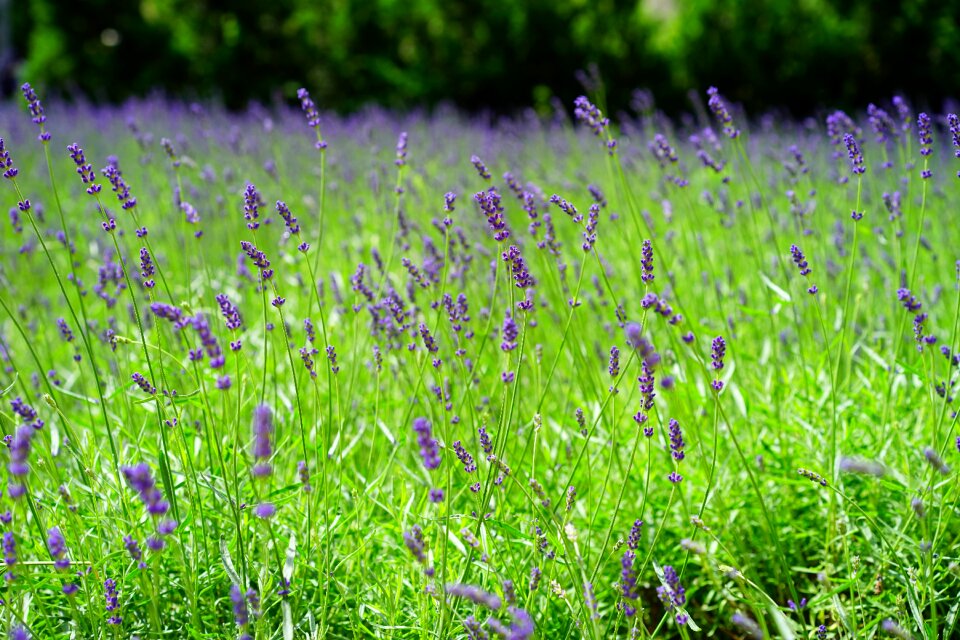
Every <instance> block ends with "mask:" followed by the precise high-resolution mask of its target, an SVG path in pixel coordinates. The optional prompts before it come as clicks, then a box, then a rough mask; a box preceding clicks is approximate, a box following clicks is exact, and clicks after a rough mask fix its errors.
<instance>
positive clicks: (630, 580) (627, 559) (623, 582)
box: [620, 549, 639, 618]
mask: <svg viewBox="0 0 960 640" xmlns="http://www.w3.org/2000/svg"><path fill="white" fill-rule="evenodd" d="M636 557H637V554H636V553H634V552H633V550H632V549H627V550H626V551H624V552H623V558H621V560H620V595H621V596H622V597H623V599H624V601H625V602H624V603H623V613H624V615H625V616H627V617H628V618H631V617H633V616H634V614H636V608H635V607H634V606H633V605H631V604H630V603H628V602H626V600H636V599H637V596H638V595H639V594H638V593H637V571H636V569H634V567H633V563H634V560H635V559H636Z"/></svg>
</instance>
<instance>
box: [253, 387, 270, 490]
mask: <svg viewBox="0 0 960 640" xmlns="http://www.w3.org/2000/svg"><path fill="white" fill-rule="evenodd" d="M272 437H273V412H272V411H271V410H270V407H268V406H267V405H265V404H261V405H257V407H256V408H255V409H254V410H253V459H254V466H253V475H254V477H257V478H263V477H266V476H269V475H270V474H272V473H273V467H272V466H271V465H270V456H271V455H273V445H272V443H271V438H272Z"/></svg>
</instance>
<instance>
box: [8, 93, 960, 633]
mask: <svg viewBox="0 0 960 640" xmlns="http://www.w3.org/2000/svg"><path fill="white" fill-rule="evenodd" d="M24 96H25V98H26V100H25V101H19V102H17V103H10V104H5V105H3V106H2V107H0V136H2V141H0V164H2V165H3V166H2V167H0V170H3V171H4V173H3V175H4V178H5V182H6V183H7V184H6V185H4V191H3V193H4V198H5V199H6V200H5V206H6V208H8V209H9V217H8V219H7V220H4V221H2V233H0V307H2V314H0V359H2V374H0V395H2V400H0V401H2V408H0V425H2V430H3V433H4V434H5V435H4V443H5V445H6V446H5V448H4V449H5V450H4V451H3V452H2V456H3V457H4V469H5V473H4V474H3V475H5V482H4V483H3V484H2V486H3V491H2V497H0V535H2V547H3V558H4V563H5V564H4V580H3V585H2V591H0V603H2V606H0V628H2V629H3V632H4V633H7V634H8V635H9V637H10V638H16V639H23V638H196V639H200V638H242V639H257V640H260V639H268V638H283V639H285V640H289V639H291V638H368V637H378V638H421V639H426V638H448V637H452V638H472V639H478V638H511V639H522V638H581V637H583V638H590V639H600V638H678V637H679V638H684V639H688V638H707V637H719V638H766V637H771V638H821V639H822V638H837V639H838V638H876V637H896V638H924V639H930V640H932V639H934V638H951V637H957V635H958V634H960V629H958V627H957V614H958V608H960V597H958V596H960V547H958V544H960V514H958V510H960V484H958V482H957V472H956V469H957V468H960V454H958V449H960V431H958V429H957V428H956V427H957V413H956V404H955V403H954V395H955V393H956V391H957V383H958V380H957V368H958V364H960V355H956V352H957V350H958V347H960V344H958V343H960V335H958V328H960V288H958V282H960V215H958V209H957V203H958V202H960V200H958V194H960V179H958V176H960V173H958V172H960V159H958V158H960V123H958V119H957V116H955V115H950V114H946V113H929V114H928V113H923V112H920V111H919V110H915V109H913V108H912V107H911V106H910V105H909V104H908V103H907V102H906V101H905V100H904V99H902V98H899V97H895V98H893V99H892V100H891V101H885V100H884V101H878V102H877V104H878V105H880V106H875V105H873V104H870V105H869V107H867V108H866V109H865V110H864V111H863V112H862V113H856V114H851V115H850V116H847V115H846V114H844V113H842V112H839V111H838V112H834V113H824V114H822V117H819V118H816V119H809V120H805V121H802V122H794V121H789V120H787V119H784V118H778V117H760V116H759V115H758V114H754V115H753V117H751V115H750V114H743V113H740V112H739V111H738V110H737V109H735V107H734V105H732V104H729V103H728V102H727V101H725V100H724V98H723V97H722V96H721V95H720V94H719V93H718V92H717V91H716V90H715V89H711V90H710V91H708V92H706V93H705V94H703V95H702V100H703V103H702V104H701V105H700V107H699V108H698V109H697V110H696V115H692V116H685V117H683V118H679V117H676V118H671V117H669V116H668V115H665V114H662V113H660V112H659V111H657V110H656V109H655V107H654V106H653V102H652V98H651V96H650V95H649V94H647V93H645V92H637V94H636V96H635V101H634V103H635V105H634V106H635V108H634V110H633V111H632V112H630V113H619V114H607V115H609V116H610V117H609V119H608V117H607V115H605V114H603V113H602V112H601V110H600V109H599V108H598V107H597V106H594V104H593V103H591V101H590V100H588V99H587V98H580V99H578V100H577V102H576V103H575V104H573V105H565V104H557V105H556V106H555V108H556V113H555V114H554V115H553V116H543V115H536V114H534V113H533V112H530V113H524V114H519V115H518V116H517V117H515V118H511V119H496V118H493V117H479V116H476V117H468V116H465V115H462V114H460V113H457V112H455V111H453V110H452V109H449V110H448V109H442V108H441V109H439V110H437V111H435V112H433V113H430V114H427V113H411V114H399V113H393V112H387V111H383V110H378V109H372V108H371V109H367V110H365V111H362V112H360V113H358V114H356V115H353V116H335V115H333V114H326V113H323V112H319V111H318V109H317V107H316V106H315V105H314V104H313V102H312V101H311V99H310V97H309V95H308V94H307V92H306V91H303V90H301V92H300V94H299V95H298V96H296V98H297V100H298V101H299V102H300V105H301V107H302V109H294V108H292V107H291V106H290V105H272V106H259V105H252V106H251V107H250V108H249V109H247V110H246V111H245V112H243V113H228V112H225V111H223V110H222V109H220V108H218V107H215V106H212V105H198V104H193V105H191V104H185V103H172V102H168V101H163V100H159V99H157V100H142V101H133V102H128V103H126V104H124V105H122V106H117V107H92V106H88V105H85V104H83V103H80V104H65V103H58V102H51V103H49V104H47V103H42V101H41V100H42V98H43V96H40V97H38V96H37V95H36V93H35V92H34V91H33V89H32V88H30V87H29V86H24ZM289 98H291V100H292V99H293V98H294V97H293V96H289ZM591 99H598V98H597V97H596V96H594V97H591ZM599 101H600V102H602V100H599ZM291 104H293V103H292V102H291ZM864 106H865V107H866V105H864ZM673 115H676V114H673Z"/></svg>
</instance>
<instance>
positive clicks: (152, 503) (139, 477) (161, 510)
mask: <svg viewBox="0 0 960 640" xmlns="http://www.w3.org/2000/svg"><path fill="white" fill-rule="evenodd" d="M120 471H121V472H123V476H124V477H125V478H126V479H127V483H128V484H129V485H130V487H131V488H132V489H133V490H134V491H136V492H137V493H138V494H139V495H140V500H141V501H143V504H144V505H145V506H146V507H147V512H148V513H149V514H150V515H154V516H163V515H165V514H166V513H167V511H169V510H170V503H169V502H167V501H166V500H164V499H163V494H162V493H160V489H158V488H157V485H156V483H155V482H154V480H153V474H152V473H151V471H150V465H148V464H147V463H146V462H140V463H138V464H135V465H133V466H129V467H120Z"/></svg>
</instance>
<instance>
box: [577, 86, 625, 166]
mask: <svg viewBox="0 0 960 640" xmlns="http://www.w3.org/2000/svg"><path fill="white" fill-rule="evenodd" d="M573 116H574V117H575V118H576V119H577V120H579V121H580V122H582V123H584V124H585V125H587V126H588V127H590V130H591V131H593V135H595V136H597V137H598V138H600V137H603V136H604V134H605V133H606V132H607V129H608V127H609V126H610V119H609V118H606V117H604V115H603V112H601V111H600V109H599V108H597V106H596V105H595V104H593V103H592V102H590V100H588V99H587V97H586V96H580V97H578V98H577V99H576V100H574V101H573ZM616 146H617V141H616V140H613V139H610V140H608V142H607V149H608V150H609V153H610V154H611V155H613V151H614V149H615V148H616Z"/></svg>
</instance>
